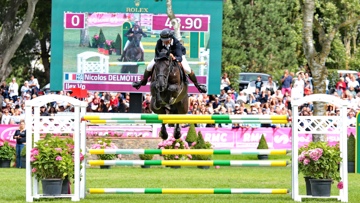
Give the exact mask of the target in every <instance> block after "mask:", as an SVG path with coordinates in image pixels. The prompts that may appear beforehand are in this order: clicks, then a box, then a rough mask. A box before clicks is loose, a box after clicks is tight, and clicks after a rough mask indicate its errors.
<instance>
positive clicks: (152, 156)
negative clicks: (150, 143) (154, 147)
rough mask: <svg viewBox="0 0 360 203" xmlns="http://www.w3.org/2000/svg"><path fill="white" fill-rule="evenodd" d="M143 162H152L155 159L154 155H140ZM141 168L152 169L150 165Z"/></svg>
mask: <svg viewBox="0 0 360 203" xmlns="http://www.w3.org/2000/svg"><path fill="white" fill-rule="evenodd" d="M139 158H140V159H141V160H151V159H153V158H154V154H139ZM141 168H150V165H142V166H141Z"/></svg>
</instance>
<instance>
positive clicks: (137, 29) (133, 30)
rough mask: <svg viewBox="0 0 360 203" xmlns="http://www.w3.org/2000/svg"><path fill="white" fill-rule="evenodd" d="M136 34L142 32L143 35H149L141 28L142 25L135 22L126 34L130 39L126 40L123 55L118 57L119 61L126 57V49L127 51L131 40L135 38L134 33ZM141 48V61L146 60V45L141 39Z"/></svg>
mask: <svg viewBox="0 0 360 203" xmlns="http://www.w3.org/2000/svg"><path fill="white" fill-rule="evenodd" d="M136 34H142V36H143V37H147V35H146V34H145V33H144V32H143V30H142V29H141V28H140V26H139V25H138V24H135V25H134V27H133V28H130V29H129V30H128V31H127V33H126V34H125V35H126V36H127V38H128V40H127V41H126V44H125V47H124V53H123V55H122V56H121V58H120V59H118V60H119V61H122V59H123V58H124V56H125V55H126V51H127V47H128V46H129V44H130V42H131V41H132V40H133V38H134V35H136ZM140 49H141V52H142V53H141V61H144V47H143V45H142V43H141V41H140Z"/></svg>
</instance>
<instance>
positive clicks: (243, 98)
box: [236, 91, 247, 104]
mask: <svg viewBox="0 0 360 203" xmlns="http://www.w3.org/2000/svg"><path fill="white" fill-rule="evenodd" d="M236 103H238V104H240V103H245V104H246V103H247V96H246V95H245V93H244V91H241V92H240V93H239V96H238V97H237V99H236Z"/></svg>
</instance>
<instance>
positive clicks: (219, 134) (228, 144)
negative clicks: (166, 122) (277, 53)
mask: <svg viewBox="0 0 360 203" xmlns="http://www.w3.org/2000/svg"><path fill="white" fill-rule="evenodd" d="M18 128H19V126H18V125H0V132H1V135H0V143H3V142H4V141H7V142H9V143H10V144H11V145H13V146H14V145H15V144H16V142H15V140H13V139H12V138H13V135H14V133H15V131H16V130H17V129H18ZM167 131H168V134H169V137H170V136H173V131H174V128H167ZM196 131H197V132H199V131H201V133H202V135H203V136H204V139H205V141H209V142H211V143H212V144H213V146H214V149H235V148H237V149H256V147H257V145H258V142H259V140H260V137H261V135H262V134H264V136H265V139H266V141H267V143H268V145H269V148H270V149H291V128H239V129H231V128H217V129H215V128H196ZM159 132H160V127H158V128H156V130H155V133H153V128H152V127H151V126H136V127H134V126H96V125H94V126H87V130H86V133H87V135H88V136H92V135H98V136H105V135H109V136H114V137H115V136H118V137H157V135H158V134H159ZM187 132H188V128H181V136H182V137H186V135H187ZM350 133H353V134H354V135H355V133H356V132H355V128H348V132H347V134H348V135H349V134H350ZM311 140H312V137H311V134H300V135H299V147H301V146H303V145H304V144H307V143H309V142H310V141H311ZM327 141H328V142H329V143H330V144H332V145H333V144H336V143H337V142H338V141H339V135H333V134H328V135H327Z"/></svg>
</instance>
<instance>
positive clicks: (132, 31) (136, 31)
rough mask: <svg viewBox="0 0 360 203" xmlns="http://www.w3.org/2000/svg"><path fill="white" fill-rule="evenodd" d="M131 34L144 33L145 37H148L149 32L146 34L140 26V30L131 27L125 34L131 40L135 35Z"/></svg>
mask: <svg viewBox="0 0 360 203" xmlns="http://www.w3.org/2000/svg"><path fill="white" fill-rule="evenodd" d="M130 34H134V35H136V34H142V36H143V37H147V34H145V33H144V32H143V30H142V29H141V28H138V30H135V29H134V28H130V29H129V30H128V31H127V32H126V34H125V35H126V36H127V38H128V40H129V41H130V42H131V40H132V39H133V38H134V37H133V36H134V35H132V36H130Z"/></svg>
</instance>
